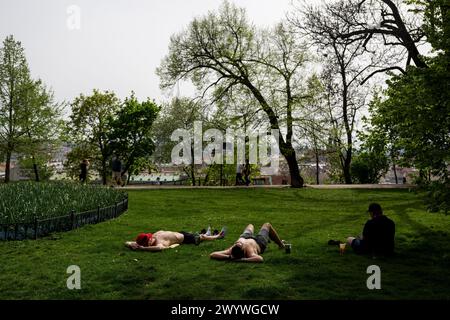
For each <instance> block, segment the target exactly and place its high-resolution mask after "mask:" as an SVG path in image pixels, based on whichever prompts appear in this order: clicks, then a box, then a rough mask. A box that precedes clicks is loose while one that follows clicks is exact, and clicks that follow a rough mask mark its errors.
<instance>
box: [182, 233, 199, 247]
mask: <svg viewBox="0 0 450 320" xmlns="http://www.w3.org/2000/svg"><path fill="white" fill-rule="evenodd" d="M180 233H181V234H182V235H183V236H184V239H183V242H182V244H195V245H197V246H198V245H199V243H200V235H199V234H198V233H190V232H185V231H180Z"/></svg>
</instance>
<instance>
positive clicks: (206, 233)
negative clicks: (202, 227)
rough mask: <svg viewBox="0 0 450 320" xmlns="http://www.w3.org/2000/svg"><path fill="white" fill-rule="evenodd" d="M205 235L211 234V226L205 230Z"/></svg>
mask: <svg viewBox="0 0 450 320" xmlns="http://www.w3.org/2000/svg"><path fill="white" fill-rule="evenodd" d="M205 235H206V236H210V235H211V226H208V230H207V231H206V232H205Z"/></svg>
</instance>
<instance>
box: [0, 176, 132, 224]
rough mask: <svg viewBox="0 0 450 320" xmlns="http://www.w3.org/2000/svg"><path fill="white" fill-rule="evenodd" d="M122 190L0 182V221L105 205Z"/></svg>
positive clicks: (118, 198)
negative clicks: (1, 183) (0, 183)
mask: <svg viewBox="0 0 450 320" xmlns="http://www.w3.org/2000/svg"><path fill="white" fill-rule="evenodd" d="M125 196H126V195H125V193H124V192H121V191H118V190H115V189H111V188H106V187H103V186H95V185H80V184H74V183H67V182H40V183H36V182H17V183H9V184H3V185H0V223H17V222H29V221H32V220H33V219H34V217H35V216H36V217H37V218H41V219H42V218H48V217H55V216H61V215H65V214H68V213H70V212H71V211H72V210H74V211H76V212H82V211H88V210H93V209H96V208H97V206H100V207H107V206H111V205H113V204H114V203H116V202H119V201H122V200H123V199H124V197H125Z"/></svg>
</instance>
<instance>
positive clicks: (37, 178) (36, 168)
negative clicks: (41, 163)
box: [32, 155, 39, 182]
mask: <svg viewBox="0 0 450 320" xmlns="http://www.w3.org/2000/svg"><path fill="white" fill-rule="evenodd" d="M32 159H33V170H34V177H35V180H36V182H39V170H38V166H37V164H36V158H35V157H34V155H33V156H32Z"/></svg>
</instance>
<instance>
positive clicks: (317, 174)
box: [314, 150, 320, 185]
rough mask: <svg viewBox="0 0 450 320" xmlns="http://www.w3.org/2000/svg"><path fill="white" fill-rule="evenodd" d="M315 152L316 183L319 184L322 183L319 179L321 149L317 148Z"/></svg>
mask: <svg viewBox="0 0 450 320" xmlns="http://www.w3.org/2000/svg"><path fill="white" fill-rule="evenodd" d="M314 153H315V155H316V184H317V185H319V184H320V180H319V173H320V172H319V170H320V167H319V151H318V150H315V151H314Z"/></svg>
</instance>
